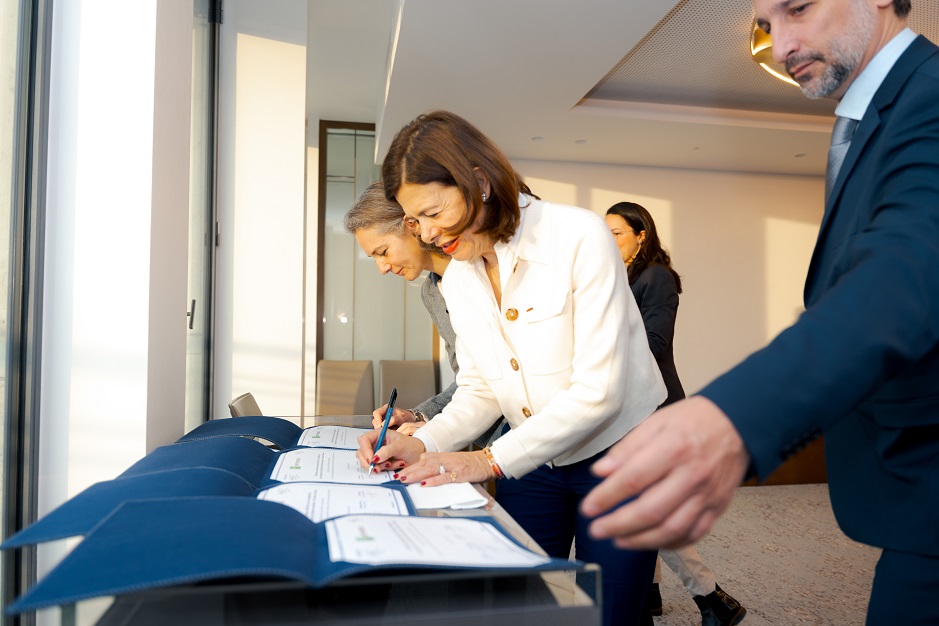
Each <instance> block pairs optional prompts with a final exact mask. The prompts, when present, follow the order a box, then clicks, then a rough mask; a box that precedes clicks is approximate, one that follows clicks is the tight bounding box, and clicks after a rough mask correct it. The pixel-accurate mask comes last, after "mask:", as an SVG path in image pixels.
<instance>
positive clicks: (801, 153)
mask: <svg viewBox="0 0 939 626" xmlns="http://www.w3.org/2000/svg"><path fill="white" fill-rule="evenodd" d="M795 156H796V158H797V159H801V158H802V157H804V156H805V153H804V152H800V153H799V154H797V155H795Z"/></svg>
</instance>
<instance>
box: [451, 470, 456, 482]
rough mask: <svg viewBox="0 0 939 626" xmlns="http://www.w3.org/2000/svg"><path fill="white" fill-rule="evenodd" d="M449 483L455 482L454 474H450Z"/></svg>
mask: <svg viewBox="0 0 939 626" xmlns="http://www.w3.org/2000/svg"><path fill="white" fill-rule="evenodd" d="M450 482H451V483H453V482H456V472H450Z"/></svg>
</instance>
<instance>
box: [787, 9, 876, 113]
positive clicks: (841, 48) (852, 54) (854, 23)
mask: <svg viewBox="0 0 939 626" xmlns="http://www.w3.org/2000/svg"><path fill="white" fill-rule="evenodd" d="M853 5H854V8H853V10H852V13H851V18H850V22H849V24H848V28H847V29H846V31H845V32H844V33H843V34H842V35H841V36H840V37H837V38H836V39H833V40H832V42H831V44H830V45H829V51H828V55H825V54H822V53H821V52H807V53H805V54H802V55H800V56H795V57H790V58H788V59H786V71H787V72H788V73H789V75H790V76H792V72H791V71H790V68H792V67H798V66H799V65H801V64H803V63H805V62H807V61H818V62H821V63H825V64H826V65H825V68H824V69H823V70H822V73H821V74H820V75H818V76H813V77H812V78H810V79H809V80H807V81H806V82H805V83H804V84H800V85H799V87H800V88H801V89H802V93H803V94H805V95H806V96H807V97H809V98H812V99H817V98H824V97H826V96H829V95H831V94H832V93H834V92H835V91H836V90H837V89H838V88H839V87H841V85H843V84H844V81H846V80H847V79H848V77H849V76H850V75H851V74H852V73H853V72H854V71H855V70H856V69H857V68H858V66H859V65H860V64H861V60H862V59H863V58H864V52H865V51H866V49H867V45H868V43H869V42H870V39H871V36H872V35H873V32H874V26H875V22H874V16H873V15H872V14H871V13H870V11H869V10H868V8H867V7H866V6H865V5H864V3H863V1H860V2H858V1H855V2H854V3H853Z"/></svg>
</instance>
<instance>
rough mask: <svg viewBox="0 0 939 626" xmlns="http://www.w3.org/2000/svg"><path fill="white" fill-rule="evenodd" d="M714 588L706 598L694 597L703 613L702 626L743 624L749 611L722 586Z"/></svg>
mask: <svg viewBox="0 0 939 626" xmlns="http://www.w3.org/2000/svg"><path fill="white" fill-rule="evenodd" d="M714 587H715V589H714V591H712V592H711V593H709V594H708V595H706V596H694V597H693V598H694V602H695V604H697V605H698V609H700V611H701V626H735V625H736V624H739V623H740V622H742V621H743V618H744V617H746V615H747V610H746V609H745V608H743V606H742V605H741V604H740V603H739V602H737V601H736V600H735V599H734V598H733V596H731V595H730V594H728V593H727V592H726V591H724V590H723V589H721V587H720V585H714Z"/></svg>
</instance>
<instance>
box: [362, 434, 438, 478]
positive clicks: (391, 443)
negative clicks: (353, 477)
mask: <svg viewBox="0 0 939 626" xmlns="http://www.w3.org/2000/svg"><path fill="white" fill-rule="evenodd" d="M380 434H381V431H380V430H378V429H375V430H370V431H368V432H367V433H365V434H364V435H362V436H361V437H359V438H358V443H359V450H358V451H357V452H356V453H355V458H357V459H358V460H359V463H360V464H361V465H362V467H368V466H369V465H371V464H372V463H374V464H375V467H376V468H379V469H383V470H386V469H398V468H401V467H404V466H405V465H407V464H408V463H413V462H417V460H418V459H419V458H420V456H421V454H422V453H423V452H424V443H423V442H422V441H421V440H420V439H415V438H414V437H409V436H407V435H402V434H401V433H399V432H398V431H396V430H390V429H389V430H388V432H387V433H385V441H384V443H383V445H382V447H381V448H380V449H378V450H375V444H376V443H377V442H378V437H379V435H380Z"/></svg>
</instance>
